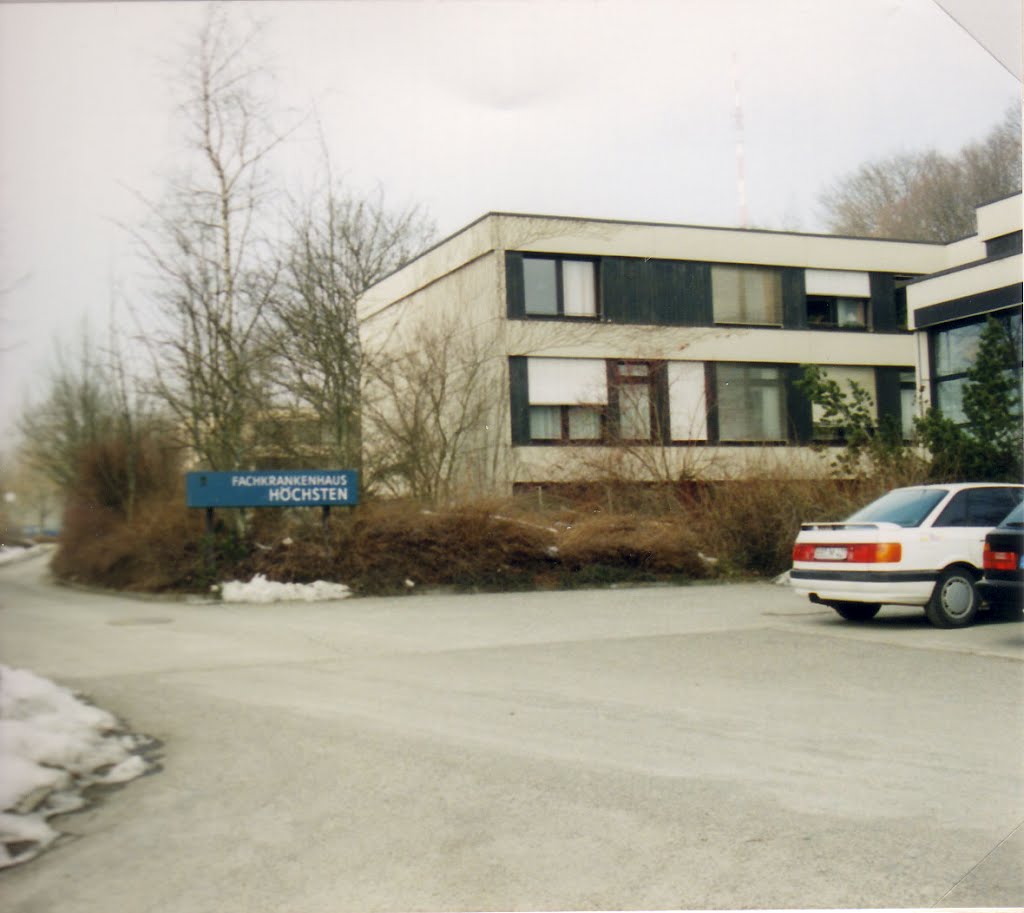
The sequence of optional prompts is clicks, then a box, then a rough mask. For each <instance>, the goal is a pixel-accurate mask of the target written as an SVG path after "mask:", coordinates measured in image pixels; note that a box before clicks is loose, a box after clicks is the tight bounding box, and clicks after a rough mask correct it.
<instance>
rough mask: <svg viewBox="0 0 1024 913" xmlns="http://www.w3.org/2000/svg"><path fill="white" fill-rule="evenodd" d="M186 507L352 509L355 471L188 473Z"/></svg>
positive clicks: (356, 489) (356, 492) (355, 498)
mask: <svg viewBox="0 0 1024 913" xmlns="http://www.w3.org/2000/svg"><path fill="white" fill-rule="evenodd" d="M185 498H186V503H187V504H188V506H189V507H351V506H353V505H355V504H357V503H358V502H359V474H358V473H357V472H356V471H355V470H354V469H294V470H290V469H271V470H267V471H257V470H249V471H238V472H189V473H186V475H185Z"/></svg>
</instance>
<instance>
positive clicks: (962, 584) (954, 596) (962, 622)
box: [924, 567, 981, 628]
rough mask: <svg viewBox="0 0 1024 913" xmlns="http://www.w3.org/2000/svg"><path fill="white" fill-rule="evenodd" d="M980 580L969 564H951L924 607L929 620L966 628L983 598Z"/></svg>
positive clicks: (946, 625)
mask: <svg viewBox="0 0 1024 913" xmlns="http://www.w3.org/2000/svg"><path fill="white" fill-rule="evenodd" d="M976 582H977V578H976V577H975V575H974V572H973V571H971V570H970V569H969V568H966V567H951V568H949V569H948V570H945V571H943V572H942V573H941V574H940V575H939V579H938V581H937V582H936V584H935V589H934V590H932V595H931V598H930V599H929V600H928V602H927V604H926V605H925V607H924V613H925V615H927V616H928V620H929V621H930V622H931V623H932V624H933V625H935V627H937V628H965V627H967V625H969V624H971V622H973V621H974V618H975V616H976V615H977V614H978V605H979V604H980V602H981V596H980V595H979V593H978V588H977V586H976V585H975V584H976Z"/></svg>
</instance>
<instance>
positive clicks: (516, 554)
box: [244, 502, 554, 593]
mask: <svg viewBox="0 0 1024 913" xmlns="http://www.w3.org/2000/svg"><path fill="white" fill-rule="evenodd" d="M494 508H495V505H492V504H474V505H469V506H462V507H456V508H453V509H450V510H445V511H428V510H424V509H422V508H420V507H419V506H417V505H415V504H409V503H402V502H392V503H386V502H385V503H369V504H366V505H363V506H361V507H359V508H357V509H356V510H355V511H353V512H352V513H351V514H350V515H347V516H345V517H339V518H337V519H336V518H334V517H332V518H331V528H330V530H329V532H328V533H327V535H326V536H325V535H324V534H323V533H322V532H321V531H320V530H315V529H307V530H306V531H305V532H304V534H303V535H302V537H301V539H296V540H293V541H292V542H290V543H285V542H283V541H279V542H278V543H277V544H276V545H275V546H274V547H272V548H271V549H269V550H261V551H260V552H259V553H258V554H253V555H252V557H251V561H250V562H249V564H248V565H247V566H246V567H245V568H244V570H245V571H251V572H253V573H263V574H266V575H267V576H268V577H270V578H271V579H274V580H281V581H285V582H309V581H312V580H316V579H329V580H338V581H341V582H343V583H346V584H347V585H348V586H350V587H352V588H353V589H354V590H356V591H357V592H374V593H380V592H397V591H401V590H404V589H408V588H409V584H408V583H407V581H409V583H411V584H413V585H414V586H451V587H455V588H460V589H488V590H500V589H508V588H511V589H516V588H522V587H524V586H528V585H530V584H531V583H532V578H533V575H535V574H536V573H538V572H539V571H541V570H543V569H546V568H548V567H549V566H550V564H551V557H550V556H549V554H548V549H549V548H550V546H551V545H552V544H553V541H554V540H553V535H554V534H553V532H552V531H551V530H549V529H545V528H543V527H540V526H538V525H534V524H530V523H526V522H523V521H521V520H518V519H515V518H512V517H506V516H504V515H502V514H501V513H500V512H498V511H497V510H495V509H494Z"/></svg>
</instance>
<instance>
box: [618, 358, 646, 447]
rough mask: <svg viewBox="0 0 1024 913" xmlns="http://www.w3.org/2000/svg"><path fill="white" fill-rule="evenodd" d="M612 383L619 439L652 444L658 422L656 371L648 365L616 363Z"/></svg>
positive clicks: (627, 362)
mask: <svg viewBox="0 0 1024 913" xmlns="http://www.w3.org/2000/svg"><path fill="white" fill-rule="evenodd" d="M613 383H614V384H615V391H616V394H617V403H618V436H619V439H620V440H623V441H651V440H653V439H654V436H655V430H656V429H657V421H656V420H655V402H654V371H653V369H652V365H651V364H649V363H648V362H635V361H620V362H616V364H615V368H614V371H613Z"/></svg>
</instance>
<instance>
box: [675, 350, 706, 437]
mask: <svg viewBox="0 0 1024 913" xmlns="http://www.w3.org/2000/svg"><path fill="white" fill-rule="evenodd" d="M706 383H707V382H706V378H705V371H704V362H702V361H670V362H669V363H668V404H669V405H668V411H669V425H670V430H671V434H672V440H673V441H706V440H707V439H708V406H707V389H706Z"/></svg>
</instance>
